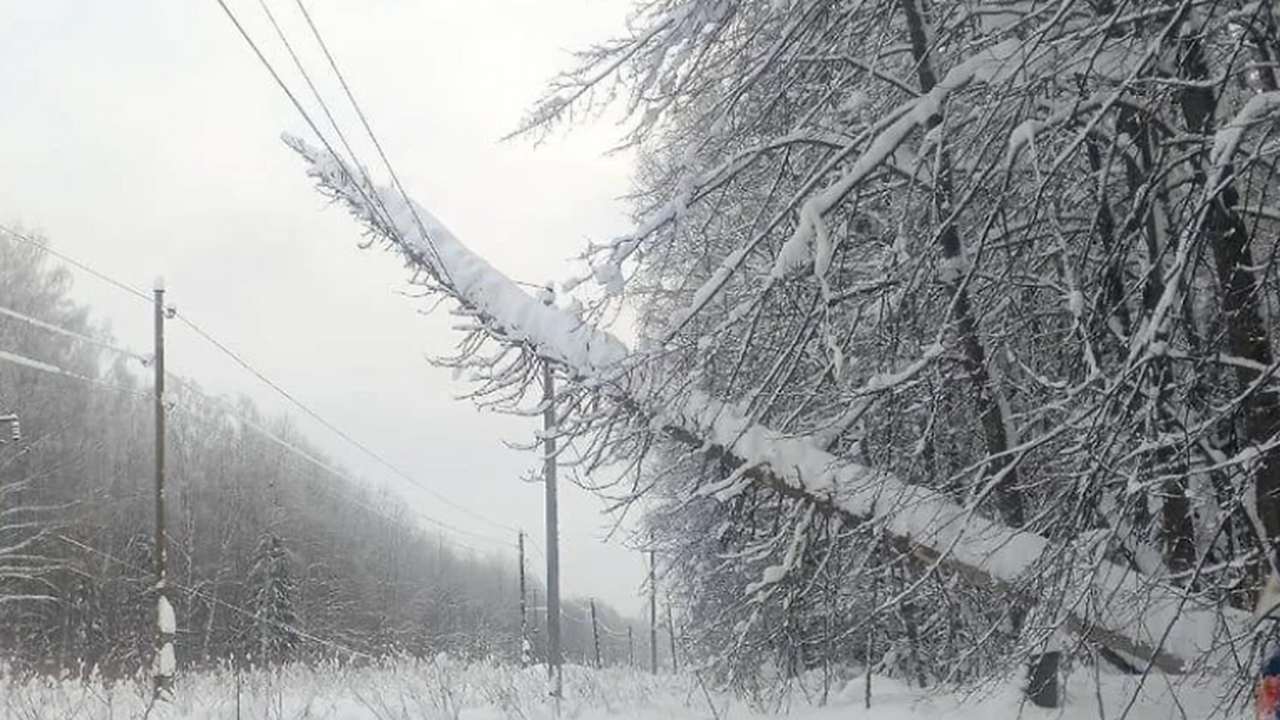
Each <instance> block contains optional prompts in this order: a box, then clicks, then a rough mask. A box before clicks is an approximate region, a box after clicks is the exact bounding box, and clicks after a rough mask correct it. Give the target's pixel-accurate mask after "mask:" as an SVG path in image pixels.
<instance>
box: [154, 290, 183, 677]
mask: <svg viewBox="0 0 1280 720" xmlns="http://www.w3.org/2000/svg"><path fill="white" fill-rule="evenodd" d="M154 310H155V343H156V345H155V359H154V360H153V365H154V369H155V426H156V492H155V496H156V498H155V499H156V537H155V547H154V552H155V559H156V656H155V661H154V665H153V666H152V671H151V672H152V676H153V678H154V680H155V688H154V689H155V692H156V694H157V695H158V694H160V693H162V692H164V691H166V690H168V689H169V687H170V686H171V685H172V684H173V673H174V670H175V669H176V668H175V666H176V664H177V663H176V662H175V658H174V652H173V640H174V635H175V634H176V632H177V627H176V622H175V618H174V615H173V605H171V604H170V603H169V589H168V587H167V583H166V578H167V575H168V568H167V565H166V556H165V555H166V554H165V527H164V447H165V430H164V320H165V308H164V280H163V279H160V278H157V279H156V284H155V308H154Z"/></svg>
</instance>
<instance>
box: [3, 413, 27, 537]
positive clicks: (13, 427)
mask: <svg viewBox="0 0 1280 720" xmlns="http://www.w3.org/2000/svg"><path fill="white" fill-rule="evenodd" d="M4 425H8V426H9V439H8V440H5V438H4V434H3V433H0V445H6V444H8V443H9V442H15V443H16V442H18V441H19V440H21V439H22V430H21V426H19V425H18V416H17V415H15V414H13V413H9V414H8V415H0V426H4ZM3 495H4V493H3V488H0V497H3ZM3 528H4V506H2V505H0V530H2V529H3ZM2 539H3V538H0V540H2Z"/></svg>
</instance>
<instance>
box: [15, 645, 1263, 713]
mask: <svg viewBox="0 0 1280 720" xmlns="http://www.w3.org/2000/svg"><path fill="white" fill-rule="evenodd" d="M1099 680H1100V683H1099V682H1097V681H1095V678H1094V677H1093V675H1092V674H1091V673H1087V674H1086V673H1079V674H1077V675H1075V676H1074V677H1072V678H1071V681H1070V682H1069V683H1068V689H1067V696H1068V703H1067V707H1066V708H1064V709H1063V710H1054V711H1046V710H1041V709H1039V708H1034V707H1031V706H1028V705H1024V704H1023V703H1022V701H1021V698H1020V696H1019V693H1018V692H1017V690H1016V688H1015V687H1014V686H1013V684H1008V685H1006V686H1004V687H998V688H992V689H989V690H986V691H977V692H968V693H954V692H939V691H937V690H933V691H921V690H918V689H913V688H909V687H907V686H905V685H903V684H901V683H900V682H897V681H895V680H892V679H889V678H881V677H875V678H873V679H872V700H871V708H870V709H869V710H868V709H866V707H865V704H864V703H865V685H864V681H863V679H862V678H855V679H853V680H851V681H849V682H848V683H845V684H842V685H843V686H842V687H837V688H836V689H835V690H834V691H833V692H831V693H830V695H829V697H828V702H827V703H826V704H825V705H822V704H821V703H820V702H819V696H820V692H818V691H816V690H813V689H812V688H810V689H809V690H805V689H804V688H801V687H800V686H798V685H793V686H792V688H791V689H790V690H789V691H788V692H786V693H779V694H778V696H777V697H773V698H770V699H769V700H768V701H764V702H755V703H749V702H746V701H744V700H742V699H730V698H728V697H726V696H723V695H719V694H714V693H713V694H706V693H704V692H703V691H702V688H701V686H700V685H699V684H698V683H697V681H696V680H694V679H693V678H690V677H683V676H681V677H673V676H670V675H659V676H656V677H655V676H651V675H649V674H647V673H642V672H635V671H628V670H604V671H594V670H587V669H583V668H567V669H566V673H565V699H564V701H563V705H562V715H563V717H566V718H573V719H574V720H607V719H610V718H628V719H635V720H768V719H769V718H776V717H780V716H782V715H787V716H788V717H790V718H794V719H795V720H850V719H851V718H857V719H859V720H925V719H929V720H934V719H937V718H943V719H945V720H1011V719H1013V718H1019V717H1021V718H1027V719H1028V720H1039V719H1041V718H1056V719H1058V720H1085V719H1086V718H1098V717H1107V718H1119V717H1128V718H1130V719H1131V720H1166V719H1168V718H1192V719H1195V720H1201V719H1205V718H1251V717H1252V714H1251V713H1250V712H1247V711H1246V710H1245V709H1244V706H1243V705H1242V704H1241V703H1240V702H1235V703H1232V702H1231V699H1230V698H1226V699H1224V698H1225V696H1226V695H1227V693H1226V692H1225V691H1224V689H1223V687H1224V686H1223V685H1222V684H1214V683H1205V682H1195V681H1191V680H1188V679H1184V678H1172V679H1171V678H1167V677H1164V676H1152V677H1150V678H1148V679H1147V680H1146V682H1145V683H1143V687H1142V689H1141V691H1139V692H1137V694H1136V696H1135V690H1137V688H1138V681H1137V679H1135V678H1124V677H1119V676H1102V677H1101V678H1100V679H1099ZM546 687H547V686H546V680H545V674H544V672H543V671H541V670H539V669H537V668H530V669H527V670H519V669H514V668H509V667H503V666H498V665H494V664H487V663H481V664H472V665H462V664H460V663H456V662H452V661H449V660H447V659H444V658H441V659H439V660H437V661H434V662H432V661H428V662H397V663H392V664H388V665H387V666H385V667H380V668H363V669H339V668H331V669H320V670H311V669H307V668H303V667H295V668H289V669H286V670H284V671H281V672H276V673H245V674H242V675H240V676H239V677H237V676H236V675H235V674H233V673H203V674H200V675H189V676H186V677H183V678H181V679H180V680H179V682H178V685H177V687H176V689H175V692H174V695H173V698H172V700H170V701H168V702H163V703H160V704H159V705H157V706H156V707H154V708H152V709H151V712H150V715H149V716H150V717H151V718H156V719H157V720H215V719H216V720H231V719H233V718H243V719H244V720H251V719H252V720H276V719H279V720H294V719H296V720H302V719H304V718H305V719H309V720H393V719H394V720H406V719H407V718H415V719H422V720H551V718H552V717H553V708H552V707H551V705H550V704H549V703H548V702H547V701H546V699H545V692H546ZM140 690H141V688H139V687H138V686H137V685H134V684H128V683H126V684H117V685H115V686H114V687H109V686H107V685H105V684H103V683H99V682H89V683H80V682H55V681H50V680H33V681H27V682H21V683H18V682H6V683H4V684H3V685H0V694H2V697H3V704H2V705H0V711H2V712H3V715H2V717H3V720H46V719H47V720H55V719H56V720H121V719H123V718H141V717H144V716H145V715H147V711H148V703H147V701H146V694H145V692H141V691H140ZM1131 698H1133V702H1132V705H1131V706H1130V699H1131ZM713 704H714V708H713ZM766 706H767V707H766ZM1100 709H1101V710H1102V711H1103V713H1100ZM1126 709H1128V714H1127V716H1126V715H1125V714H1124V713H1125V711H1126Z"/></svg>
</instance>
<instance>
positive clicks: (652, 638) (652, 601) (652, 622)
mask: <svg viewBox="0 0 1280 720" xmlns="http://www.w3.org/2000/svg"><path fill="white" fill-rule="evenodd" d="M654 558H655V554H654V552H653V551H652V550H650V551H649V672H651V673H653V674H654V675H657V674H658V578H657V570H655V567H656V564H657V560H655V559H654Z"/></svg>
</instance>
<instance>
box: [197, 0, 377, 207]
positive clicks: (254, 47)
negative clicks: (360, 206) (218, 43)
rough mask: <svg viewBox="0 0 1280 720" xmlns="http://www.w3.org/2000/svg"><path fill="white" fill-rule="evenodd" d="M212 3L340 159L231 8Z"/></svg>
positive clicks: (222, 0)
mask: <svg viewBox="0 0 1280 720" xmlns="http://www.w3.org/2000/svg"><path fill="white" fill-rule="evenodd" d="M214 2H216V3H218V5H219V6H221V7H222V11H223V12H224V13H226V16H227V19H228V20H230V21H231V24H232V25H234V26H235V28H236V31H237V32H239V33H240V37H241V38H243V39H244V41H245V43H247V44H248V45H249V49H251V50H253V54H254V55H256V56H257V58H258V61H259V62H260V63H262V66H263V67H265V68H266V69H267V72H268V73H270V74H271V77H272V79H274V80H275V82H276V85H277V86H278V87H279V88H280V90H281V91H283V92H284V94H285V96H286V97H288V98H289V102H290V103H292V104H293V107H294V109H295V110H297V111H298V114H299V115H301V116H302V119H303V120H304V121H306V123H307V126H308V127H310V128H311V132H313V133H315V135H316V137H317V138H318V139H319V140H320V142H321V144H323V145H324V148H325V150H327V151H328V152H329V154H330V155H332V156H333V157H335V158H338V157H341V156H340V155H338V153H337V152H336V151H334V149H333V146H332V145H331V144H330V143H329V138H328V137H327V136H326V135H325V134H324V133H322V132H320V128H319V126H317V125H316V123H315V120H313V119H312V118H311V114H310V113H308V112H307V110H306V108H304V107H303V106H302V103H301V102H300V101H299V100H298V97H297V96H296V95H294V94H293V90H291V89H289V86H288V84H287V83H285V81H284V78H282V77H280V74H279V73H278V72H276V69H275V66H274V65H272V64H271V61H270V60H267V56H266V55H264V54H263V53H262V49H261V48H259V47H258V43H256V42H255V41H254V39H253V38H252V37H251V36H250V35H249V32H248V31H247V30H245V28H244V26H243V25H241V24H240V19H239V18H237V17H236V14H235V13H234V12H232V10H231V8H230V7H229V6H228V5H227V3H226V0H214ZM352 162H353V163H354V164H355V165H356V166H357V167H359V166H360V163H359V161H358V159H357V158H354V157H353V158H352ZM356 190H357V191H358V192H359V193H360V196H361V197H362V198H364V200H365V202H367V203H368V204H369V205H370V207H376V206H375V205H374V202H373V201H372V200H371V199H370V198H369V196H368V195H367V194H365V191H364V187H363V186H361V185H360V183H356Z"/></svg>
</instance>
